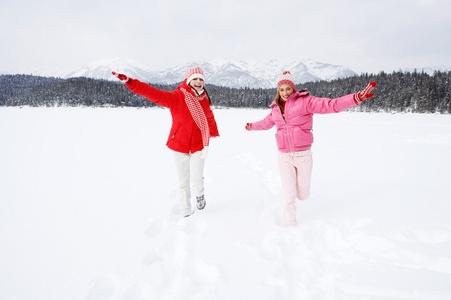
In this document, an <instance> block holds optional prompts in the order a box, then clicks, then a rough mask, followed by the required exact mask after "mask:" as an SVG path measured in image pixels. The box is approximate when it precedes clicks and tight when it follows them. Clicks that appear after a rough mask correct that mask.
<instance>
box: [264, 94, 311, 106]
mask: <svg viewBox="0 0 451 300" xmlns="http://www.w3.org/2000/svg"><path fill="white" fill-rule="evenodd" d="M309 93H310V92H308V91H303V92H296V93H294V94H293V95H291V96H290V97H289V98H288V100H287V102H288V101H290V100H297V99H298V98H300V97H304V96H307V95H308V94H309ZM274 105H277V104H276V101H275V100H274V101H273V102H271V104H270V105H269V107H273V106H274Z"/></svg>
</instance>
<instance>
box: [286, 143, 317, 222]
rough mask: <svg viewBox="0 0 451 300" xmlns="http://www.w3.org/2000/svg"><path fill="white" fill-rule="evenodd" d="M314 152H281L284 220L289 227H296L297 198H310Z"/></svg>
mask: <svg viewBox="0 0 451 300" xmlns="http://www.w3.org/2000/svg"><path fill="white" fill-rule="evenodd" d="M312 166H313V160H312V151H311V150H310V149H308V150H304V151H298V152H287V153H284V152H280V151H279V169H280V176H281V177H282V187H283V191H284V202H285V203H284V208H283V218H284V223H285V225H287V226H294V225H296V198H298V199H299V200H305V199H307V198H308V197H309V196H310V180H311V178H312Z"/></svg>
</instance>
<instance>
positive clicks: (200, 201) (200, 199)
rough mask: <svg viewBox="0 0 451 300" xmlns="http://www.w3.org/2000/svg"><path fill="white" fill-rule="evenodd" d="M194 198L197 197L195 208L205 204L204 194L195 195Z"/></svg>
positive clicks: (202, 206)
mask: <svg viewBox="0 0 451 300" xmlns="http://www.w3.org/2000/svg"><path fill="white" fill-rule="evenodd" d="M196 199H197V203H196V205H197V209H198V210H202V209H204V207H205V204H207V203H206V201H205V196H204V195H202V196H196Z"/></svg>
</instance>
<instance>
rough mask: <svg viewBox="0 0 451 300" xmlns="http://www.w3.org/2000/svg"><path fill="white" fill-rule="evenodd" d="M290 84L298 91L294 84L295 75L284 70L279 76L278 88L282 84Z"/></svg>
mask: <svg viewBox="0 0 451 300" xmlns="http://www.w3.org/2000/svg"><path fill="white" fill-rule="evenodd" d="M283 84H288V85H289V86H291V87H292V88H293V90H295V91H296V85H295V84H294V78H293V75H291V73H290V71H284V72H283V74H282V75H281V76H280V77H279V81H278V82H277V89H279V88H280V86H281V85H283Z"/></svg>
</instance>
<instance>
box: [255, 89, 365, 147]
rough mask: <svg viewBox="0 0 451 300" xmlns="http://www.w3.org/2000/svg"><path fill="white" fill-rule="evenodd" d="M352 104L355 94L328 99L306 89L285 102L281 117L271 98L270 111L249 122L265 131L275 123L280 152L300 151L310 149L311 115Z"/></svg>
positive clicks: (256, 128) (330, 111) (335, 110)
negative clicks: (259, 118) (263, 116)
mask: <svg viewBox="0 0 451 300" xmlns="http://www.w3.org/2000/svg"><path fill="white" fill-rule="evenodd" d="M354 105H357V104H356V102H355V100H354V94H350V95H347V96H343V97H340V98H336V99H329V98H318V97H314V96H310V95H309V92H296V93H294V94H293V95H291V96H290V97H289V98H288V100H287V102H286V103H285V114H284V116H282V113H281V111H280V109H279V107H278V106H277V105H276V103H275V101H273V103H271V105H270V107H272V110H271V113H270V114H269V115H268V116H267V117H266V118H265V119H263V120H261V121H258V122H255V123H252V130H268V129H271V128H272V127H273V126H274V125H276V127H277V132H276V141H277V147H278V148H279V151H281V152H294V151H301V150H305V149H309V148H310V147H311V146H312V143H313V133H312V127H313V114H329V113H338V112H341V111H343V110H345V109H347V108H349V107H352V106H354Z"/></svg>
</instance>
